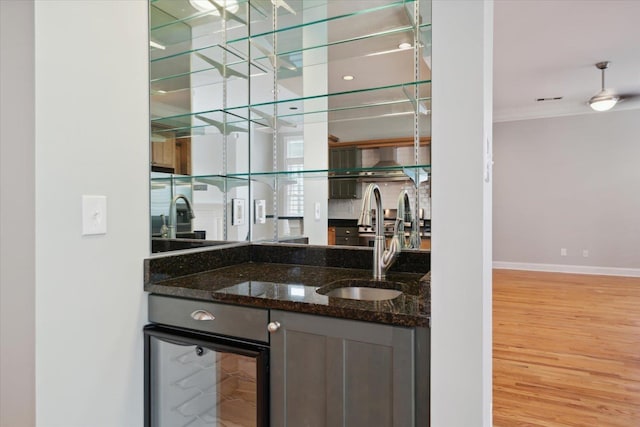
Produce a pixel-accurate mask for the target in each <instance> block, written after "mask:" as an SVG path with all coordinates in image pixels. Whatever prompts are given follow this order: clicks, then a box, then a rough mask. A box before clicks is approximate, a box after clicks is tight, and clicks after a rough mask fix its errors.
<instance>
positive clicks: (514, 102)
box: [493, 0, 640, 121]
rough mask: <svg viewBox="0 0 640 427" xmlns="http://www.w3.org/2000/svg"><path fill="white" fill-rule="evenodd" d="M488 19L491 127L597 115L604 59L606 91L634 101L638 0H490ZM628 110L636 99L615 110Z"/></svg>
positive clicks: (639, 47)
mask: <svg viewBox="0 0 640 427" xmlns="http://www.w3.org/2000/svg"><path fill="white" fill-rule="evenodd" d="M494 13H495V15H494V79H493V84H494V90H493V94H494V99H493V102H494V109H493V111H494V121H506V120H518V119H526V118H534V117H550V116H559V115H573V114H587V113H590V114H598V113H593V112H592V111H591V109H590V108H589V107H588V105H587V101H588V100H589V98H590V97H591V96H593V95H594V94H595V93H596V92H598V91H599V90H600V71H599V70H598V69H596V67H595V63H596V62H600V61H605V60H607V61H611V64H610V66H609V69H608V70H607V71H606V86H607V88H609V89H612V90H613V91H614V92H615V93H618V94H638V95H640V0H495V3H494ZM557 96H562V97H563V99H562V100H560V101H552V102H542V103H540V102H536V101H535V99H536V98H546V97H557ZM629 108H640V96H639V97H636V98H635V100H628V101H624V102H621V103H619V104H618V105H617V106H616V107H614V110H616V109H629ZM599 114H603V113H599Z"/></svg>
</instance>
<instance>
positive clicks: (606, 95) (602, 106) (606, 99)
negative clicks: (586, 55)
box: [589, 61, 639, 111]
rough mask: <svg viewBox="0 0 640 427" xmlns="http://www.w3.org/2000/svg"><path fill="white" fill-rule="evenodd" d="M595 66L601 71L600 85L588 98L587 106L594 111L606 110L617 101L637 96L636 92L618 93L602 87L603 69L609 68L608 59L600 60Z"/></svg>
mask: <svg viewBox="0 0 640 427" xmlns="http://www.w3.org/2000/svg"><path fill="white" fill-rule="evenodd" d="M596 68H597V69H599V70H600V71H602V87H601V89H600V92H598V93H596V94H595V95H593V96H592V97H591V99H589V106H590V107H591V108H592V109H594V110H595V111H608V110H610V109H612V108H613V107H614V106H615V105H616V104H617V103H618V102H619V101H625V100H629V99H631V98H635V97H638V96H639V95H638V94H626V95H619V94H615V93H614V92H612V91H610V90H608V89H605V87H604V71H605V70H606V69H607V68H609V61H602V62H598V63H597V64H596Z"/></svg>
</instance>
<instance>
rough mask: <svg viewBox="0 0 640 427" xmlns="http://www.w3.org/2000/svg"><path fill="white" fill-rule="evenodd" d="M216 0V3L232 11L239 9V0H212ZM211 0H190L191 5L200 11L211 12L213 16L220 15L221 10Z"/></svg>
mask: <svg viewBox="0 0 640 427" xmlns="http://www.w3.org/2000/svg"><path fill="white" fill-rule="evenodd" d="M211 1H215V3H216V4H217V5H219V6H222V7H224V8H225V9H227V10H228V11H229V12H231V13H236V12H237V11H238V8H239V6H238V1H237V0H211ZM211 1H209V0H189V3H190V4H191V6H193V7H194V8H195V9H197V10H199V11H200V12H209V14H211V15H213V16H220V12H219V11H218V9H217V8H216V7H215V5H213V4H211Z"/></svg>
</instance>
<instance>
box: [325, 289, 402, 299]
mask: <svg viewBox="0 0 640 427" xmlns="http://www.w3.org/2000/svg"><path fill="white" fill-rule="evenodd" d="M325 295H326V296H328V297H336V298H347V299H357V300H362V301H383V300H390V299H394V298H397V297H399V296H400V295H402V292H400V291H397V290H395V289H380V288H369V287H366V286H352V287H347V288H336V289H332V290H330V291H329V292H327V293H326V294H325Z"/></svg>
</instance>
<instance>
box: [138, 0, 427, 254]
mask: <svg viewBox="0 0 640 427" xmlns="http://www.w3.org/2000/svg"><path fill="white" fill-rule="evenodd" d="M204 3H206V2H198V7H196V5H195V3H194V2H192V1H189V0H153V1H150V2H149V16H150V32H149V37H150V51H149V52H150V53H149V54H150V64H149V65H150V66H149V78H150V88H151V92H150V112H151V123H150V135H151V138H150V146H151V177H150V180H151V195H150V200H151V202H150V216H151V230H150V234H151V251H152V252H154V253H155V252H166V251H173V250H188V249H196V248H201V247H203V246H214V245H221V244H225V243H229V242H244V241H250V242H287V243H301V244H312V245H346V246H369V245H370V244H371V243H372V237H371V236H372V227H371V226H369V227H363V226H359V225H358V220H357V218H358V216H359V214H360V213H361V209H362V194H363V193H364V190H365V187H366V186H367V185H368V184H370V183H376V184H378V186H379V187H380V192H381V195H382V202H383V205H382V207H383V212H382V213H381V214H380V215H378V213H375V214H374V216H380V217H381V220H383V221H384V223H385V224H384V225H385V235H386V237H387V238H389V237H390V235H392V234H393V233H394V232H396V233H397V234H398V235H400V234H402V235H403V236H405V240H406V241H405V242H403V245H405V244H406V246H404V247H409V248H413V249H418V248H417V246H416V242H415V240H413V241H411V239H410V236H411V234H412V232H414V235H415V232H416V230H417V233H418V235H419V236H420V238H421V241H422V242H421V243H420V244H419V246H420V248H421V249H429V241H430V212H431V206H430V193H431V180H430V173H431V171H430V148H431V138H430V135H431V126H430V125H431V120H430V118H431V80H430V79H431V67H430V64H431V30H430V28H431V24H430V19H431V16H430V8H431V6H430V2H429V1H424V0H415V1H411V0H381V1H377V2H336V1H333V0H313V1H308V0H287V4H288V5H289V6H290V7H287V8H284V7H278V6H276V5H273V3H270V2H264V1H254V0H238V1H237V2H233V5H230V6H228V7H222V6H220V7H215V5H214V4H213V3H211V4H212V6H211V8H209V9H207V8H208V5H204ZM203 7H204V8H205V9H203ZM371 70H376V72H375V73H372V72H371ZM348 76H351V78H348ZM405 193H406V196H407V198H406V201H408V204H407V203H404V204H403V203H402V200H401V199H402V195H403V194H405ZM403 200H404V199H403ZM406 206H408V207H406ZM403 207H405V208H406V209H407V211H406V212H405V213H399V211H400V210H402V209H401V208H403ZM409 212H410V213H411V215H408V213H409ZM397 218H401V219H402V221H396V219H397ZM412 245H413V246H412Z"/></svg>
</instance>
